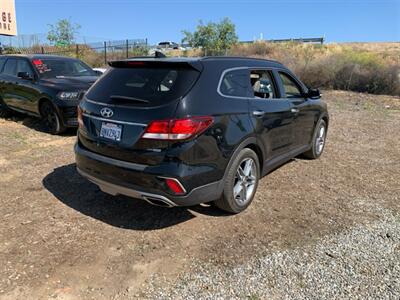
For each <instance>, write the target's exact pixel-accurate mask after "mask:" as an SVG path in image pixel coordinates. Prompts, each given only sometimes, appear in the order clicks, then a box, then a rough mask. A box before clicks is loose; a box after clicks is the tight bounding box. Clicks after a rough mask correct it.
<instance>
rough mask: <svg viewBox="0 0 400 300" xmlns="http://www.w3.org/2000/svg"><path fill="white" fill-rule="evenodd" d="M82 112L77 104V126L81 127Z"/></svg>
mask: <svg viewBox="0 0 400 300" xmlns="http://www.w3.org/2000/svg"><path fill="white" fill-rule="evenodd" d="M82 114H83V113H82V108H80V107H79V106H78V125H79V128H82V127H83V115H82Z"/></svg>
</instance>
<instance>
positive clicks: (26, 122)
mask: <svg viewBox="0 0 400 300" xmlns="http://www.w3.org/2000/svg"><path fill="white" fill-rule="evenodd" d="M6 120H7V121H11V122H15V123H18V124H22V125H23V126H25V127H28V128H30V129H33V130H36V131H39V132H43V133H47V134H49V133H48V132H47V129H46V125H45V124H44V122H43V121H42V120H41V119H40V118H38V117H31V116H27V115H24V114H22V113H19V112H13V114H12V116H11V117H7V118H6ZM76 130H77V129H76V128H68V129H67V130H66V131H65V132H63V133H62V134H60V136H74V135H76Z"/></svg>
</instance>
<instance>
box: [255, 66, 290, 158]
mask: <svg viewBox="0 0 400 300" xmlns="http://www.w3.org/2000/svg"><path fill="white" fill-rule="evenodd" d="M250 80H251V85H252V88H253V98H251V99H250V114H251V117H252V120H253V124H254V127H255V131H256V133H257V134H258V137H259V138H260V139H261V140H262V142H263V145H264V149H265V151H266V152H267V157H266V159H273V158H276V157H278V156H279V155H282V154H284V153H286V152H288V151H289V150H290V149H291V148H292V146H293V142H294V141H293V116H292V114H291V111H290V103H289V101H288V100H287V99H282V98H280V96H279V89H278V86H277V85H276V82H275V79H274V77H273V74H272V71H271V70H257V69H255V70H251V72H250Z"/></svg>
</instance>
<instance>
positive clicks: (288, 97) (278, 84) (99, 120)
mask: <svg viewBox="0 0 400 300" xmlns="http://www.w3.org/2000/svg"><path fill="white" fill-rule="evenodd" d="M78 110H79V122H80V128H79V131H78V140H77V143H76V145H75V152H76V162H77V168H78V171H79V172H80V173H81V174H82V175H83V176H85V177H86V178H88V179H89V180H91V181H93V182H94V183H96V184H97V185H99V186H100V188H101V189H102V190H103V191H105V192H107V193H110V194H113V195H116V194H124V195H129V196H132V197H136V198H142V199H144V200H147V201H148V202H150V203H152V204H158V205H165V206H175V205H179V206H189V205H195V204H199V203H203V202H211V201H214V200H216V201H215V203H216V204H217V205H218V206H219V207H220V208H222V209H225V210H227V211H230V212H233V213H237V212H240V211H242V210H243V209H245V208H246V207H247V206H248V205H249V203H250V202H251V200H252V199H253V197H254V193H255V190H256V188H257V183H258V179H259V178H260V177H261V176H263V175H265V174H267V173H268V172H269V171H271V170H272V169H274V168H276V167H277V166H279V165H281V164H283V163H284V162H286V161H288V160H289V159H291V158H293V157H295V156H298V155H299V154H302V153H305V155H306V156H308V157H311V158H317V157H318V156H319V155H321V153H322V150H323V146H324V142H325V137H326V132H327V127H328V122H329V116H328V113H327V107H326V104H324V103H323V102H322V101H321V100H320V96H319V92H318V90H311V89H308V88H307V87H306V86H305V85H304V84H303V83H302V82H301V81H300V80H298V79H297V78H296V77H295V76H294V75H293V74H292V72H290V71H289V70H288V69H287V68H285V67H284V66H283V65H282V64H280V63H278V62H274V61H267V60H261V59H250V58H231V57H206V58H187V59H186V58H147V59H146V58H142V59H131V60H126V61H117V62H113V63H111V68H110V70H109V71H108V72H107V74H106V75H105V76H103V77H102V78H101V79H100V80H99V81H97V82H96V83H95V84H94V85H93V86H92V88H91V89H90V90H89V91H88V93H87V94H86V95H85V97H84V98H83V100H82V101H81V103H80V105H79V108H78ZM321 124H322V125H321ZM321 128H322V129H321ZM320 133H321V134H320ZM320 135H321V136H320ZM243 170H244V171H246V170H247V171H246V172H247V173H248V174H247V173H246V172H244V173H243ZM251 182H252V183H253V185H252V186H251V192H249V191H250V189H249V188H250V183H251ZM232 188H233V192H232V191H228V190H229V189H232ZM237 193H241V196H240V197H242V198H243V199H245V200H246V201H242V202H241V203H239V202H238V203H234V202H235V199H232V197H233V198H235V197H236V198H238V197H239V196H238V195H237ZM247 196H249V197H247ZM247 198H249V199H247ZM243 199H242V200H243Z"/></svg>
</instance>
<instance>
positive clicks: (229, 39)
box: [182, 18, 238, 53]
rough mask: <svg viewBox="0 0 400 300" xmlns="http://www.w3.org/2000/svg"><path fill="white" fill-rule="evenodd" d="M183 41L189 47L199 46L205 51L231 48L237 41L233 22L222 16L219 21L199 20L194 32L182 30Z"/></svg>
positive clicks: (219, 50)
mask: <svg viewBox="0 0 400 300" xmlns="http://www.w3.org/2000/svg"><path fill="white" fill-rule="evenodd" d="M182 33H183V35H184V38H183V39H182V42H183V43H188V44H189V45H190V46H191V47H201V48H203V49H204V51H205V52H206V53H207V52H210V51H211V52H212V51H216V52H221V51H226V50H227V49H229V48H231V47H232V46H233V45H234V44H236V43H237V41H238V36H237V34H236V29H235V24H233V23H232V21H231V20H230V19H229V18H224V19H223V20H222V21H220V22H219V23H213V22H208V23H207V24H204V23H203V22H202V21H199V24H198V25H197V28H196V30H195V31H194V32H190V31H187V30H184V31H182Z"/></svg>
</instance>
